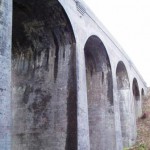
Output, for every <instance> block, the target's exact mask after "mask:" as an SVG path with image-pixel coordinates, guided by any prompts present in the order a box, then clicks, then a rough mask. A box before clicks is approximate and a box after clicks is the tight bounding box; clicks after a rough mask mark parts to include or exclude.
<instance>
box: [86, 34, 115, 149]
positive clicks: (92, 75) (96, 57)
mask: <svg viewBox="0 0 150 150" xmlns="http://www.w3.org/2000/svg"><path fill="white" fill-rule="evenodd" d="M84 54H85V64H86V80H87V99H88V116H89V135H90V147H91V150H98V149H101V150H106V149H109V150H113V149H115V148H114V145H115V144H114V143H115V142H114V107H113V105H114V102H113V83H112V70H111V65H110V61H109V57H108V54H107V52H106V49H105V47H104V44H103V43H102V41H101V40H100V39H99V38H98V37H97V36H94V35H93V36H91V37H89V38H88V40H87V42H86V44H85V47H84ZM106 143H109V144H106Z"/></svg>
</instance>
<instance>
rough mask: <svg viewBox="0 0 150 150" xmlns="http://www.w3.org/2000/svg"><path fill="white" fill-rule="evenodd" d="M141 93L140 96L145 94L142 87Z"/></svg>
mask: <svg viewBox="0 0 150 150" xmlns="http://www.w3.org/2000/svg"><path fill="white" fill-rule="evenodd" d="M141 95H142V97H144V96H145V92H144V89H143V88H142V90H141Z"/></svg>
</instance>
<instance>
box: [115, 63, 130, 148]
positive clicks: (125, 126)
mask: <svg viewBox="0 0 150 150" xmlns="http://www.w3.org/2000/svg"><path fill="white" fill-rule="evenodd" d="M116 77H117V87H118V100H119V109H120V122H121V130H122V138H123V146H124V147H129V146H130V140H131V139H130V125H131V120H130V117H129V116H130V107H129V106H130V104H131V102H130V101H131V98H130V82H129V77H128V73H127V70H126V67H125V65H124V63H123V62H122V61H119V62H118V64H117V68H116Z"/></svg>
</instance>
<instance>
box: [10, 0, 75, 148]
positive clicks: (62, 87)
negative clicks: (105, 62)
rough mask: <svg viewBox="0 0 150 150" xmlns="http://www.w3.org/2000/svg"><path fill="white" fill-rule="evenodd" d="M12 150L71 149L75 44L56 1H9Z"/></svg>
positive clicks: (62, 11) (72, 34) (73, 144)
mask: <svg viewBox="0 0 150 150" xmlns="http://www.w3.org/2000/svg"><path fill="white" fill-rule="evenodd" d="M12 37H13V40H12V82H13V83H12V85H13V88H12V99H13V104H12V109H13V125H14V126H13V134H12V137H13V138H12V143H13V144H12V149H13V150H16V149H18V148H19V149H18V150H22V149H55V150H64V149H65V150H70V149H71V150H76V149H77V106H76V101H77V95H76V93H77V92H76V91H77V90H76V71H75V65H76V62H75V50H76V41H75V37H74V33H73V30H72V26H71V23H70V21H69V19H68V16H67V14H66V12H65V11H64V9H63V7H62V6H61V4H60V3H59V2H58V1H57V0H51V1H47V0H42V1H40V0H30V1H26V0H13V36H12Z"/></svg>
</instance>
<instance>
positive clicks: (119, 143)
mask: <svg viewBox="0 0 150 150" xmlns="http://www.w3.org/2000/svg"><path fill="white" fill-rule="evenodd" d="M112 72H115V71H113V70H112ZM113 76H114V77H113V87H114V88H113V93H114V94H113V96H114V114H115V132H116V134H115V135H116V150H123V142H122V136H121V122H120V112H119V101H118V90H117V84H116V81H117V80H116V75H115V74H113Z"/></svg>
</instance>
